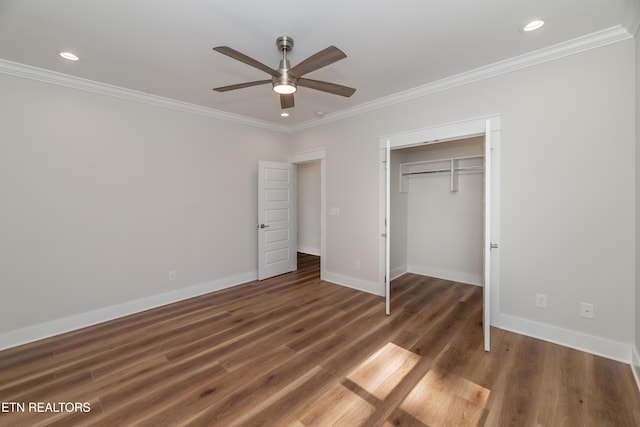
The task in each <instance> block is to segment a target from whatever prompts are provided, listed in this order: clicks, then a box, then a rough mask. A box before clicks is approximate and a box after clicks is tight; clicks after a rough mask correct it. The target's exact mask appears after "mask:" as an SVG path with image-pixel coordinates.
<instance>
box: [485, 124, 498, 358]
mask: <svg viewBox="0 0 640 427" xmlns="http://www.w3.org/2000/svg"><path fill="white" fill-rule="evenodd" d="M495 248H497V245H495ZM493 249H494V245H493V244H492V243H491V120H487V121H486V125H485V131H484V250H483V256H484V287H483V289H482V292H483V299H482V303H483V308H482V315H483V319H482V325H483V328H484V350H485V351H489V349H490V348H491V335H490V334H491V251H492V250H493Z"/></svg>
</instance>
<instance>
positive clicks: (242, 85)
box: [213, 80, 271, 92]
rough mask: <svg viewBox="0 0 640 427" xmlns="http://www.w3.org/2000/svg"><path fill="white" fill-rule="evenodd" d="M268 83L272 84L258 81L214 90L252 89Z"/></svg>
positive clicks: (268, 81)
mask: <svg viewBox="0 0 640 427" xmlns="http://www.w3.org/2000/svg"><path fill="white" fill-rule="evenodd" d="M266 83H271V80H257V81H255V82H247V83H238V84H235V85H229V86H221V87H216V88H213V90H215V91H216V92H227V91H230V90H236V89H242V88H245V87H251V86H258V85H263V84H266Z"/></svg>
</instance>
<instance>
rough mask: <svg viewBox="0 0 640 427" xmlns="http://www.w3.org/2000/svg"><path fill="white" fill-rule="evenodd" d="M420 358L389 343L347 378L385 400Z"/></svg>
mask: <svg viewBox="0 0 640 427" xmlns="http://www.w3.org/2000/svg"><path fill="white" fill-rule="evenodd" d="M419 360H420V356H418V355H416V354H415V353H412V352H410V351H408V350H405V349H404V348H402V347H399V346H397V345H395V344H393V343H391V342H390V343H387V344H386V345H385V346H384V347H382V348H381V349H380V350H378V351H377V352H376V353H375V354H373V355H372V356H371V357H369V358H368V359H367V360H366V361H364V362H363V363H362V364H360V366H358V367H357V368H356V369H355V370H354V371H353V372H352V373H351V374H349V375H348V376H347V378H348V379H349V380H351V381H353V382H354V383H355V384H357V385H358V386H360V387H361V388H362V389H363V390H365V391H367V392H369V393H371V394H372V395H373V396H375V397H377V398H378V399H380V400H384V399H385V398H386V397H387V396H388V395H389V393H391V391H392V390H393V389H394V388H395V387H396V386H397V385H398V384H400V382H401V381H402V379H403V378H404V377H405V376H406V375H407V374H408V373H409V372H410V371H411V370H412V369H413V367H414V366H416V364H417V363H418V361H419Z"/></svg>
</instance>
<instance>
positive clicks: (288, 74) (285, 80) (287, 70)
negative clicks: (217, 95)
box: [213, 36, 356, 109]
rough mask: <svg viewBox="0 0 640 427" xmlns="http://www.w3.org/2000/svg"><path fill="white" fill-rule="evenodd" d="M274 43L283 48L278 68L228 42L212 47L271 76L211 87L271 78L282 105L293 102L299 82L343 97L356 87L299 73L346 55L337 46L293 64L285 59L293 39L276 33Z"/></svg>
mask: <svg viewBox="0 0 640 427" xmlns="http://www.w3.org/2000/svg"><path fill="white" fill-rule="evenodd" d="M276 46H278V49H279V50H280V51H281V52H282V60H281V61H280V66H279V68H278V69H277V70H274V69H273V68H271V67H269V66H267V65H265V64H263V63H261V62H259V61H257V60H255V59H253V58H251V57H249V56H247V55H245V54H243V53H240V52H238V51H237V50H235V49H232V48H230V47H228V46H218V47H214V48H213V50H215V51H216V52H220V53H222V54H223V55H227V56H228V57H230V58H233V59H235V60H238V61H240V62H243V63H245V64H247V65H250V66H252V67H254V68H257V69H259V70H262V71H264V72H266V73H268V74H270V75H271V80H257V81H253V82H247V83H239V84H235V85H229V86H221V87H217V88H214V89H213V90H215V91H217V92H227V91H230V90H236V89H242V88H245V87H251V86H257V85H261V84H265V83H269V82H271V84H272V87H273V91H274V92H276V93H277V94H279V95H280V107H281V108H282V109H285V108H292V107H293V106H294V100H293V94H294V93H295V92H296V91H297V90H298V85H300V86H304V87H307V88H310V89H315V90H319V91H322V92H327V93H331V94H334V95H340V96H344V97H350V96H351V95H353V93H354V92H355V91H356V90H355V89H353V88H350V87H347V86H342V85H338V84H335V83H329V82H324V81H320V80H312V79H307V78H304V77H302V76H303V75H305V74H308V73H310V72H312V71H316V70H318V69H320V68H323V67H326V66H327V65H330V64H333V63H334V62H336V61H339V60H341V59H344V58H346V57H347V55H345V54H344V52H342V51H341V50H340V49H338V48H337V47H335V46H329V47H328V48H326V49H324V50H321V51H320V52H318V53H316V54H314V55H311V56H310V57H308V58H307V59H305V60H304V61H302V62H301V63H299V64H298V65H296V66H295V67H293V68H292V67H291V64H290V63H289V60H288V59H287V52H289V51H291V49H293V39H292V38H291V37H287V36H281V37H278V38H277V39H276Z"/></svg>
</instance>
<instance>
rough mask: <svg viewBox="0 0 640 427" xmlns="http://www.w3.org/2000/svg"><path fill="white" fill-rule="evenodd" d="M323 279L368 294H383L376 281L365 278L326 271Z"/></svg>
mask: <svg viewBox="0 0 640 427" xmlns="http://www.w3.org/2000/svg"><path fill="white" fill-rule="evenodd" d="M323 280H324V281H326V282H331V283H335V284H336V285H341V286H346V287H347V288H351V289H356V290H358V291H362V292H367V293H369V294H374V295H379V296H384V290H383V289H381V288H380V285H379V284H378V283H376V282H369V281H367V280H362V279H358V278H355V277H350V276H344V275H342V274H338V273H330V272H328V271H326V272H325V273H324V277H323Z"/></svg>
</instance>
